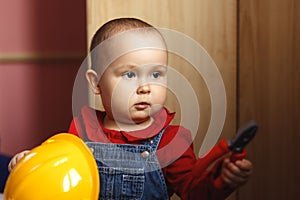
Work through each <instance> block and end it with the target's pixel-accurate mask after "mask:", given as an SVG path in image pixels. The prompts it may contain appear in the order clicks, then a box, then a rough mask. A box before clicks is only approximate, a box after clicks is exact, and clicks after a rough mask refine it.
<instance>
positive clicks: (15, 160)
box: [8, 150, 29, 172]
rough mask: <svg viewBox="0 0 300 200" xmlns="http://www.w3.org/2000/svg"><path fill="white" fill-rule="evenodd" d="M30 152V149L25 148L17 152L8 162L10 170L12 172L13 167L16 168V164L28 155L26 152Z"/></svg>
mask: <svg viewBox="0 0 300 200" xmlns="http://www.w3.org/2000/svg"><path fill="white" fill-rule="evenodd" d="M28 153H29V150H25V151H22V152H20V153H18V154H16V155H15V156H14V157H13V158H12V159H11V160H10V162H9V164H8V170H9V171H10V172H11V171H12V170H13V168H15V166H16V165H17V163H18V162H19V161H20V160H21V159H22V158H23V157H25V156H26V154H28Z"/></svg>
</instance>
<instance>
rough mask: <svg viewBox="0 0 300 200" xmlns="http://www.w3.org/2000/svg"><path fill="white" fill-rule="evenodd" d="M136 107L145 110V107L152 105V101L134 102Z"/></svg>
mask: <svg viewBox="0 0 300 200" xmlns="http://www.w3.org/2000/svg"><path fill="white" fill-rule="evenodd" d="M134 107H135V108H136V109H137V110H144V109H147V108H149V107H150V103H147V102H140V103H136V104H134Z"/></svg>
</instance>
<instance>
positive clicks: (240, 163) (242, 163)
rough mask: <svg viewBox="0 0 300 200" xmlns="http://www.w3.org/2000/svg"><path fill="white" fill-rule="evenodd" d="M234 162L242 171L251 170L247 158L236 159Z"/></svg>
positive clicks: (251, 166) (250, 164) (251, 167)
mask: <svg viewBox="0 0 300 200" xmlns="http://www.w3.org/2000/svg"><path fill="white" fill-rule="evenodd" d="M235 164H236V165H237V166H238V167H239V168H240V169H241V170H243V171H252V170H253V165H252V163H251V162H250V161H249V160H247V159H243V160H238V161H236V162H235Z"/></svg>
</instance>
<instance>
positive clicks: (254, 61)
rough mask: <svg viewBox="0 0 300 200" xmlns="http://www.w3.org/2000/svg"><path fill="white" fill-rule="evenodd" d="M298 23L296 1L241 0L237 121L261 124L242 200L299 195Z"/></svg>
mask: <svg viewBox="0 0 300 200" xmlns="http://www.w3.org/2000/svg"><path fill="white" fill-rule="evenodd" d="M299 24H300V2H299V1H294V0H286V1H279V0H274V1H259V0H248V1H240V34H239V35H240V39H239V46H240V49H239V55H240V57H239V60H240V62H239V116H240V117H239V123H240V124H242V123H244V122H245V121H247V120H248V119H256V120H257V121H258V123H259V124H260V129H259V132H258V135H257V137H256V139H255V141H254V142H253V143H252V144H250V146H249V156H250V158H251V160H252V161H253V162H254V165H255V171H254V175H253V177H252V179H251V180H250V182H249V183H248V184H247V186H246V187H243V188H242V189H241V190H240V192H239V196H240V199H243V200H248V199H249V200H250V199H251V200H252V199H256V200H265V199H287V200H289V199H291V200H292V199H300V190H299V189H298V186H299V178H300V173H299V168H300V161H299V155H300V154H299V151H298V146H299V142H300V123H299V122H300V114H299V110H300V104H299V102H300V79H299V75H300V59H299V55H300V28H299V27H300V26H299Z"/></svg>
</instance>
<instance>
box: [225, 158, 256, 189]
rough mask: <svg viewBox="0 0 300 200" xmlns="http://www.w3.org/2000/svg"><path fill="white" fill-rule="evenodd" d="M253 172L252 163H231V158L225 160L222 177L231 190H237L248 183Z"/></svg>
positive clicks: (247, 161) (245, 161)
mask: <svg viewBox="0 0 300 200" xmlns="http://www.w3.org/2000/svg"><path fill="white" fill-rule="evenodd" d="M252 171H253V166H252V163H251V162H250V161H249V160H247V159H242V160H237V161H235V162H231V161H230V159H229V158H225V159H224V161H223V165H222V171H221V177H222V179H223V181H224V182H225V183H226V184H227V185H228V186H229V187H230V188H237V187H239V186H241V185H243V184H245V183H246V182H247V181H248V179H249V178H250V175H251V174H252Z"/></svg>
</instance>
